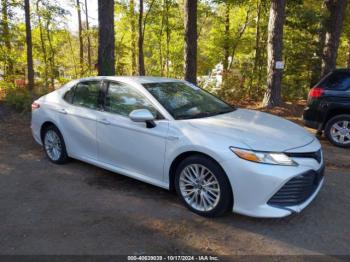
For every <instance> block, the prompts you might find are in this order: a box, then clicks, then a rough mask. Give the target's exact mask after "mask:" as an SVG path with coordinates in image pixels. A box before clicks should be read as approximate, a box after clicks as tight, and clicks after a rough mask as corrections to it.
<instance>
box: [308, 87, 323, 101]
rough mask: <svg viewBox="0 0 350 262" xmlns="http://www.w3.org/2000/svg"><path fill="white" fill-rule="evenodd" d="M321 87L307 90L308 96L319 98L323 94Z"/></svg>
mask: <svg viewBox="0 0 350 262" xmlns="http://www.w3.org/2000/svg"><path fill="white" fill-rule="evenodd" d="M323 93H324V89H323V87H313V88H311V90H310V92H309V98H319V97H321V96H322V95H323Z"/></svg>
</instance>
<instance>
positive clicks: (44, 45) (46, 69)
mask: <svg viewBox="0 0 350 262" xmlns="http://www.w3.org/2000/svg"><path fill="white" fill-rule="evenodd" d="M39 3H40V0H37V2H36V13H37V15H38V24H39V35H40V45H41V51H42V55H43V59H44V81H45V89H47V88H48V85H49V83H48V65H47V52H46V44H45V39H44V33H43V25H42V22H41V15H40V12H39Z"/></svg>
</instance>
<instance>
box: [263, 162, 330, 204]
mask: <svg viewBox="0 0 350 262" xmlns="http://www.w3.org/2000/svg"><path fill="white" fill-rule="evenodd" d="M323 174H324V167H322V168H321V169H320V170H319V171H314V170H310V171H307V172H305V173H303V174H301V175H299V176H296V177H294V178H292V179H291V180H289V181H288V182H287V183H286V184H284V186H283V187H282V188H281V189H280V190H278V192H277V193H276V194H274V195H273V196H272V197H271V198H270V200H269V201H268V202H267V203H268V204H269V205H277V206H295V205H300V204H302V203H303V202H305V201H306V200H307V199H308V198H309V197H310V196H311V195H312V194H313V193H314V192H315V190H316V189H317V186H318V185H319V183H320V181H321V180H322V178H323Z"/></svg>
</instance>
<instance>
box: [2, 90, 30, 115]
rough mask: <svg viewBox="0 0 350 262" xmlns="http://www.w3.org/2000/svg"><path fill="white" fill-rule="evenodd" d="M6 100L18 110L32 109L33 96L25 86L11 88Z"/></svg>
mask: <svg viewBox="0 0 350 262" xmlns="http://www.w3.org/2000/svg"><path fill="white" fill-rule="evenodd" d="M4 100H5V103H6V104H7V105H9V106H11V107H12V108H14V109H16V110H18V111H30V108H31V107H30V106H31V103H32V97H31V95H30V93H29V91H28V90H27V89H25V88H9V89H8V90H7V92H6V96H5V99H4Z"/></svg>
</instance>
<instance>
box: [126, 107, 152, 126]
mask: <svg viewBox="0 0 350 262" xmlns="http://www.w3.org/2000/svg"><path fill="white" fill-rule="evenodd" d="M129 118H130V119H131V120H132V121H134V122H146V126H147V128H153V127H155V126H156V124H155V123H154V119H155V117H154V116H153V115H152V113H151V112H150V111H149V110H148V109H136V110H133V111H131V112H130V114H129Z"/></svg>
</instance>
